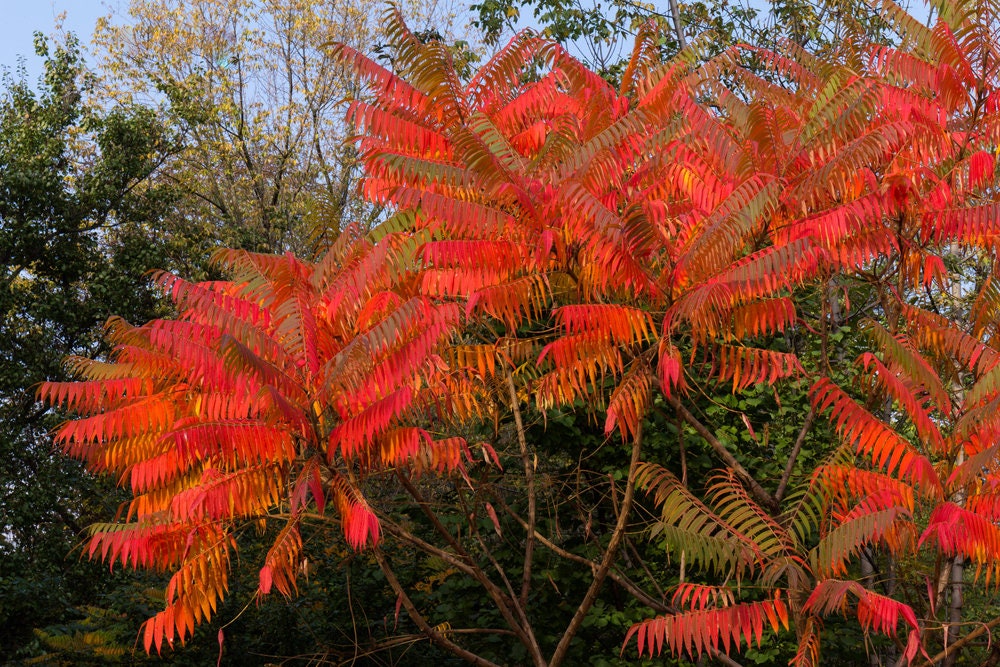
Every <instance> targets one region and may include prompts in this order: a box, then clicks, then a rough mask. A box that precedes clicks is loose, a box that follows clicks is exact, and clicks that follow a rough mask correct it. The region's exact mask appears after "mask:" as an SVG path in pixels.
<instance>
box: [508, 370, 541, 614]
mask: <svg viewBox="0 0 1000 667" xmlns="http://www.w3.org/2000/svg"><path fill="white" fill-rule="evenodd" d="M506 371H507V392H508V394H509V395H510V409H511V412H513V414H514V426H515V428H516V429H517V443H518V445H520V447H521V460H522V462H523V463H524V480H525V486H527V490H528V525H527V526H526V530H527V531H528V536H527V539H526V541H525V545H524V569H523V572H522V573H521V596H520V598H519V599H520V602H521V606H522V607H527V605H528V592H529V591H530V590H531V566H532V560H533V556H534V552H535V520H536V507H535V466H534V465H533V463H532V460H531V456H530V455H529V452H528V441H527V439H526V438H525V437H524V422H523V421H522V420H521V407H520V401H519V399H518V397H517V388H516V387H515V386H514V377H513V376H512V375H511V374H510V369H509V368H508V369H506Z"/></svg>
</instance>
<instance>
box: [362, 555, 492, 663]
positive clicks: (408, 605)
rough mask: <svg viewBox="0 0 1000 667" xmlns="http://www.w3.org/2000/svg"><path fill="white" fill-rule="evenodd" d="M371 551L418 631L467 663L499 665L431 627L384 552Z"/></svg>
mask: <svg viewBox="0 0 1000 667" xmlns="http://www.w3.org/2000/svg"><path fill="white" fill-rule="evenodd" d="M373 551H374V553H375V559H376V560H377V561H378V565H379V567H380V568H381V569H382V573H383V574H384V575H385V578H386V581H388V582H389V586H391V587H392V590H393V592H395V593H396V595H397V596H399V599H400V600H401V601H402V602H403V607H404V608H405V609H406V613H407V614H408V615H409V616H410V618H411V619H412V620H413V622H414V623H415V624H416V625H417V627H418V628H420V631H421V632H423V633H424V634H425V635H426V636H427V637H428V639H430V640H431V641H432V642H434V643H435V644H437V645H438V646H440V647H441V648H443V649H444V650H445V651H448V652H449V653H451V654H453V655H455V656H458V657H459V658H462V659H463V660H465V661H466V662H468V663H469V664H472V665H477V666H478V667H500V665H497V664H496V663H494V662H490V661H489V660H486V659H485V658H482V657H480V656H478V655H476V654H475V653H472V652H471V651H467V650H465V649H464V648H462V647H461V646H459V645H458V644H456V643H455V642H453V641H451V640H450V639H448V638H447V637H445V636H444V635H443V634H441V633H440V632H438V631H437V630H435V629H434V628H433V627H431V625H430V623H428V622H427V619H425V618H424V617H423V616H422V615H421V614H420V612H419V611H418V610H417V608H416V607H415V606H414V604H413V602H412V601H411V600H410V597H409V596H408V595H407V594H406V591H404V590H403V587H402V586H401V585H400V583H399V580H398V579H397V578H396V574H395V572H393V571H392V568H391V567H389V563H388V561H387V560H386V558H385V554H383V553H382V550H381V549H379V548H375V549H374V550H373Z"/></svg>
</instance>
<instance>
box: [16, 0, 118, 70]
mask: <svg viewBox="0 0 1000 667" xmlns="http://www.w3.org/2000/svg"><path fill="white" fill-rule="evenodd" d="M117 7H118V0H0V66H2V68H3V69H7V70H10V71H14V69H15V67H16V66H17V58H18V56H24V57H25V58H26V59H27V60H26V65H27V67H28V76H29V79H30V80H32V81H33V80H34V79H35V78H37V76H38V74H39V73H40V72H41V64H40V61H39V60H38V58H37V57H36V56H35V52H34V47H33V46H32V37H31V35H32V33H33V32H34V31H36V30H40V31H42V32H43V33H45V34H46V35H49V34H51V33H52V32H53V31H54V29H55V22H56V17H57V16H59V15H60V14H61V13H63V12H65V14H66V19H65V21H64V23H63V27H64V28H65V29H66V30H67V31H71V32H75V33H76V34H77V35H78V36H79V37H80V41H81V42H83V43H84V45H85V46H89V44H90V37H91V34H92V33H93V30H94V23H95V22H96V21H97V18H98V17H99V16H104V15H106V14H108V13H110V12H111V10H112V9H115V8H117Z"/></svg>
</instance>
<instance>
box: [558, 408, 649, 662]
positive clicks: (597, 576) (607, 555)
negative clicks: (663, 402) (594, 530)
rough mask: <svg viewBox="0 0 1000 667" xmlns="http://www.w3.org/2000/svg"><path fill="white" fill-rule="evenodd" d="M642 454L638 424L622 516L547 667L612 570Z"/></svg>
mask: <svg viewBox="0 0 1000 667" xmlns="http://www.w3.org/2000/svg"><path fill="white" fill-rule="evenodd" d="M641 452H642V422H641V421H640V422H639V427H638V429H637V431H636V434H635V441H634V442H633V443H632V460H631V462H630V463H629V468H628V480H627V482H626V485H625V496H624V498H622V507H621V513H619V515H618V522H617V523H616V524H615V529H614V531H613V532H612V533H611V540H610V541H609V542H608V547H607V549H606V550H605V552H604V558H603V559H602V560H601V564H600V565H599V566H598V567H597V570H596V571H595V572H594V581H593V582H591V584H590V588H588V589H587V593H586V594H585V595H584V596H583V600H582V601H581V602H580V606H579V607H577V608H576V613H575V614H573V618H572V620H570V622H569V625H568V626H567V627H566V631H565V632H564V633H563V636H562V638H561V639H560V640H559V644H558V645H557V646H556V650H555V651H554V652H553V653H552V658H551V660H549V667H557V666H558V665H559V664H561V663H562V661H563V659H564V658H565V657H566V652H567V651H568V650H569V645H570V642H572V641H573V637H574V636H576V633H577V630H579V629H580V626H581V625H582V624H583V619H584V618H586V617H587V612H589V611H590V607H591V606H592V605H593V604H594V600H596V599H597V593H598V591H600V589H601V585H602V584H603V583H604V579H605V578H606V577H607V576H608V572H610V570H611V564H612V563H613V562H614V559H615V556H616V555H617V553H618V547H619V546H620V545H621V542H622V539H623V538H624V537H625V527H626V526H627V525H628V516H629V514H630V513H631V511H632V499H633V498H634V497H635V476H636V473H637V472H638V470H639V455H640V454H641Z"/></svg>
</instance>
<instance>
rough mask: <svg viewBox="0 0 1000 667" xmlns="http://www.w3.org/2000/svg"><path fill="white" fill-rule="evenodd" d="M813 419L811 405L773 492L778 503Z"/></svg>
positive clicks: (814, 415)
mask: <svg viewBox="0 0 1000 667" xmlns="http://www.w3.org/2000/svg"><path fill="white" fill-rule="evenodd" d="M814 421H816V407H815V406H811V407H810V408H809V414H807V415H806V421H805V423H804V424H802V430H800V431H799V437H797V438H795V445H794V446H793V447H792V451H791V453H790V454H789V455H788V463H786V464H785V472H784V474H783V475H782V476H781V482H779V483H778V490H777V491H775V492H774V499H775V501H777V502H779V503H780V502H781V499H782V498H784V497H785V489H787V488H788V480H789V479H790V478H791V476H792V470H793V469H794V468H795V459H797V458H798V457H799V451H800V450H801V449H802V445H803V444H804V443H805V441H806V435H807V434H808V433H809V429H811V428H812V425H813V422H814Z"/></svg>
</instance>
